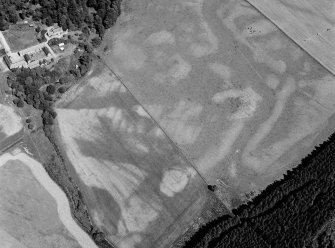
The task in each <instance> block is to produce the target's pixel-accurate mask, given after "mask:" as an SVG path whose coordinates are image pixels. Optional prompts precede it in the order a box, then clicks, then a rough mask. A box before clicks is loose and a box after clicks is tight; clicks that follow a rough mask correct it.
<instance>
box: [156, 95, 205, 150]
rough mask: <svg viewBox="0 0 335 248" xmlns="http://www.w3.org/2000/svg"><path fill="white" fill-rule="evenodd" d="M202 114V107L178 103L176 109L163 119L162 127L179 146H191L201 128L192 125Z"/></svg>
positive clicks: (183, 102) (182, 102)
mask: <svg viewBox="0 0 335 248" xmlns="http://www.w3.org/2000/svg"><path fill="white" fill-rule="evenodd" d="M201 112H202V106H201V105H197V104H195V103H191V102H185V101H180V102H179V103H178V105H177V106H176V108H175V109H174V110H173V111H172V112H171V113H169V114H167V115H166V116H165V117H162V125H163V126H164V127H165V128H166V130H168V132H169V133H170V134H172V136H173V137H176V138H177V139H176V141H177V142H178V143H179V144H192V143H194V142H195V140H196V139H197V137H198V136H199V134H200V131H201V127H200V126H196V125H193V124H192V119H194V118H197V117H198V116H199V114H200V113H201Z"/></svg>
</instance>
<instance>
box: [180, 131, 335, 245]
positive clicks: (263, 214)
mask: <svg viewBox="0 0 335 248" xmlns="http://www.w3.org/2000/svg"><path fill="white" fill-rule="evenodd" d="M334 179H335V134H333V135H332V136H331V137H330V139H329V140H328V141H327V142H325V143H323V144H322V145H321V146H320V147H318V148H316V149H315V150H314V151H313V152H312V153H311V154H310V155H309V156H308V157H306V158H305V159H303V161H302V162H301V164H300V165H299V166H298V167H297V168H295V169H293V170H292V171H288V172H287V174H286V175H285V176H284V179H283V180H281V181H276V182H274V183H273V184H271V185H270V186H268V187H267V188H266V189H265V190H264V191H263V192H262V193H261V194H260V195H258V196H257V197H256V198H254V200H253V201H252V202H249V203H248V204H247V205H242V206H240V207H239V208H238V209H235V210H233V214H234V216H222V217H220V218H218V219H216V220H215V221H213V222H210V223H208V224H207V225H206V226H204V227H202V228H201V229H200V230H199V231H198V232H197V233H196V234H195V235H194V236H193V237H192V239H191V240H190V241H188V242H187V243H186V244H185V246H184V248H219V247H220V248H221V247H229V248H234V247H236V248H242V247H244V248H247V247H248V248H249V247H250V248H255V247H257V248H262V247H264V248H265V247H272V248H273V247H276V248H277V247H278V248H284V247H289V248H295V247H296V248H302V247H308V248H314V247H320V248H324V247H329V248H330V247H335V244H334V243H333V239H332V238H330V236H331V235H333V234H332V232H330V231H328V232H327V231H322V232H320V230H322V229H323V227H324V226H326V225H329V222H330V221H331V220H332V219H333V218H334V212H335V194H334V192H335V180H334Z"/></svg>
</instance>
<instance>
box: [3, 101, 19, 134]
mask: <svg viewBox="0 0 335 248" xmlns="http://www.w3.org/2000/svg"><path fill="white" fill-rule="evenodd" d="M0 127H1V129H0V130H1V131H2V132H4V133H5V134H6V135H7V136H11V135H14V134H15V133H17V132H18V131H20V130H21V129H22V123H21V118H20V117H19V116H18V115H17V114H16V113H15V112H14V109H13V108H12V107H9V106H6V105H2V104H0Z"/></svg>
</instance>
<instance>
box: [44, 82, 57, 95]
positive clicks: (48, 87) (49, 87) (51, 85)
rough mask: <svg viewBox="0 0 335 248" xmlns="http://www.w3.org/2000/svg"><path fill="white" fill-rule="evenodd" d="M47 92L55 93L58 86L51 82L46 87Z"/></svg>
mask: <svg viewBox="0 0 335 248" xmlns="http://www.w3.org/2000/svg"><path fill="white" fill-rule="evenodd" d="M45 90H46V92H48V93H49V94H50V95H52V94H54V93H55V92H56V88H55V86H54V85H53V84H50V85H48V86H47V88H46V89H45Z"/></svg>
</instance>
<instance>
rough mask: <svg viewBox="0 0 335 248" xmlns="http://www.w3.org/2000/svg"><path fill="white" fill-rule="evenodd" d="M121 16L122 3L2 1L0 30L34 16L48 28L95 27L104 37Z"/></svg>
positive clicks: (106, 0)
mask: <svg viewBox="0 0 335 248" xmlns="http://www.w3.org/2000/svg"><path fill="white" fill-rule="evenodd" d="M33 5H34V8H32V6H33ZM90 8H92V9H94V10H95V11H90V10H89V9H90ZM120 14H121V0H0V30H6V29H8V26H9V24H10V23H12V24H13V23H16V22H17V21H18V20H19V19H25V18H26V17H32V18H33V20H34V21H42V22H43V23H45V24H46V25H48V26H51V25H53V23H58V24H59V25H60V26H61V27H62V28H63V29H64V30H66V29H71V30H74V29H83V28H85V27H87V28H89V29H93V28H94V29H95V30H96V31H97V33H98V34H99V35H100V36H101V37H102V36H103V35H104V33H105V30H106V29H107V28H110V27H111V26H112V25H113V24H114V23H115V22H116V19H117V18H118V16H119V15H120ZM85 32H86V33H87V30H86V31H85Z"/></svg>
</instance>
